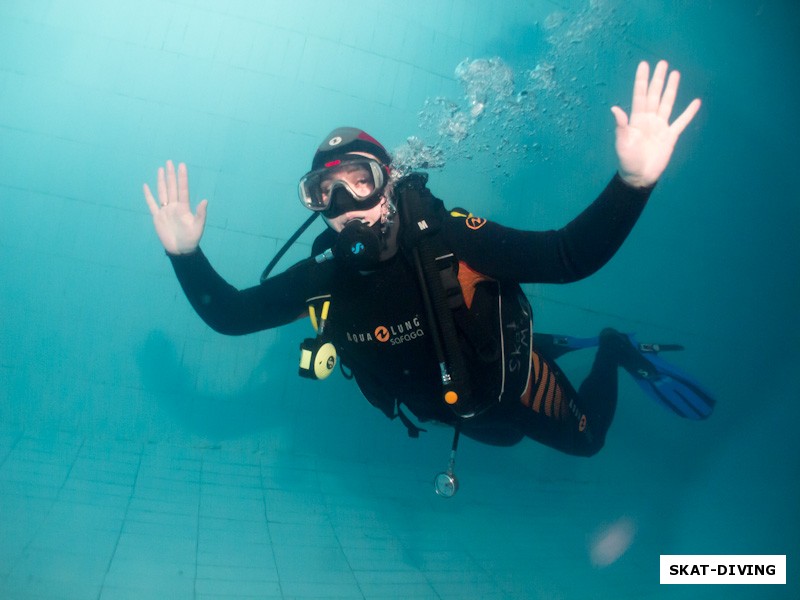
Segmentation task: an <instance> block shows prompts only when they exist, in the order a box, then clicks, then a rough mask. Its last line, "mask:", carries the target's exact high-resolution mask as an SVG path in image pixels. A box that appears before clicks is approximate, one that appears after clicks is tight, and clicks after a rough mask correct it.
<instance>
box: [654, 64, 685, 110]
mask: <svg viewBox="0 0 800 600" xmlns="http://www.w3.org/2000/svg"><path fill="white" fill-rule="evenodd" d="M680 81H681V74H680V73H679V72H678V71H673V72H672V73H670V74H669V79H667V87H666V88H665V89H664V95H663V96H661V104H660V105H659V106H658V116H659V117H661V118H662V119H664V120H665V121H667V122H669V116H670V115H671V114H672V109H673V108H674V106H675V97H676V96H677V95H678V84H679V83H680Z"/></svg>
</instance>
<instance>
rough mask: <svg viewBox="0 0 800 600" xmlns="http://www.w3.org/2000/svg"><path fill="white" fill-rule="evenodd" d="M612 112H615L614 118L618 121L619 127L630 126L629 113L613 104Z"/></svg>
mask: <svg viewBox="0 0 800 600" xmlns="http://www.w3.org/2000/svg"><path fill="white" fill-rule="evenodd" d="M611 112H612V113H614V119H615V120H616V121H617V127H627V126H628V115H627V114H625V111H624V110H622V109H621V108H620V107H619V106H612V107H611Z"/></svg>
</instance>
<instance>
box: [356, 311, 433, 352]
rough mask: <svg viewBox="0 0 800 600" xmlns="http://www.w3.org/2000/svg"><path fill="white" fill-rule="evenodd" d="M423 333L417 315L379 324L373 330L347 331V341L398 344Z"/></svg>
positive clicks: (416, 337) (421, 335)
mask: <svg viewBox="0 0 800 600" xmlns="http://www.w3.org/2000/svg"><path fill="white" fill-rule="evenodd" d="M424 335H425V330H423V329H422V326H421V323H420V320H419V317H418V316H417V317H414V318H413V319H411V320H410V321H403V322H402V323H396V324H394V325H389V326H385V325H379V326H378V327H376V328H375V329H374V330H373V331H371V332H367V333H351V332H348V333H347V341H348V342H351V343H353V344H363V343H365V342H379V343H381V344H391V345H392V346H399V345H400V344H404V343H405V342H410V341H412V340H416V339H418V338H421V337H423V336H424Z"/></svg>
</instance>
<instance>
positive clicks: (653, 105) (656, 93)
mask: <svg viewBox="0 0 800 600" xmlns="http://www.w3.org/2000/svg"><path fill="white" fill-rule="evenodd" d="M667 66H668V65H667V61H665V60H660V61H658V64H657V65H656V68H655V70H654V71H653V80H652V81H651V82H650V88H649V89H648V90H647V112H651V113H657V112H658V106H659V104H660V103H661V93H662V92H663V91H664V78H665V77H666V75H667Z"/></svg>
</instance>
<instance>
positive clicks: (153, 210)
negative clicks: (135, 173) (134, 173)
mask: <svg viewBox="0 0 800 600" xmlns="http://www.w3.org/2000/svg"><path fill="white" fill-rule="evenodd" d="M143 190H144V199H145V202H147V206H148V207H149V208H150V214H151V215H153V216H154V217H155V216H156V215H157V214H158V204H156V199H155V198H153V193H152V192H151V191H150V186H149V185H147V184H146V183H145V184H144V187H143Z"/></svg>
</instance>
